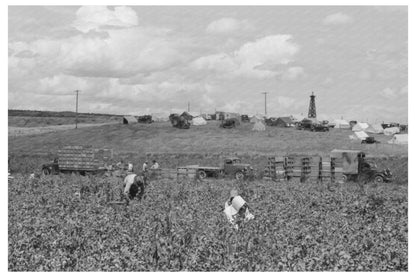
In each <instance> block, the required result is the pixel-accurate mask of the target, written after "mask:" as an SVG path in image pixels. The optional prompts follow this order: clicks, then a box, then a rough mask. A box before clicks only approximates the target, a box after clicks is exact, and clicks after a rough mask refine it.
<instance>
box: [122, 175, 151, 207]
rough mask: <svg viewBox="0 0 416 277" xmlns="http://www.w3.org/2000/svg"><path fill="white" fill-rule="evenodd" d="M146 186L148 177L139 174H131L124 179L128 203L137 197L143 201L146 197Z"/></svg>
mask: <svg viewBox="0 0 416 277" xmlns="http://www.w3.org/2000/svg"><path fill="white" fill-rule="evenodd" d="M145 185H146V177H144V176H138V175H137V174H129V175H127V176H126V178H124V195H125V196H126V199H127V201H128V200H133V199H134V197H136V195H137V193H138V192H139V189H140V193H139V194H138V195H137V198H138V199H139V200H141V199H142V197H143V195H144V187H145Z"/></svg>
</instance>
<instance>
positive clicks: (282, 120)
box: [276, 117, 294, 127]
mask: <svg viewBox="0 0 416 277" xmlns="http://www.w3.org/2000/svg"><path fill="white" fill-rule="evenodd" d="M293 124H294V122H293V121H292V119H291V118H290V117H279V118H278V119H277V123H276V125H277V126H279V127H290V126H293Z"/></svg>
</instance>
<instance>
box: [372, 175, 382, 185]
mask: <svg viewBox="0 0 416 277" xmlns="http://www.w3.org/2000/svg"><path fill="white" fill-rule="evenodd" d="M383 182H384V179H383V177H381V176H376V177H375V178H374V183H376V184H380V183H383Z"/></svg>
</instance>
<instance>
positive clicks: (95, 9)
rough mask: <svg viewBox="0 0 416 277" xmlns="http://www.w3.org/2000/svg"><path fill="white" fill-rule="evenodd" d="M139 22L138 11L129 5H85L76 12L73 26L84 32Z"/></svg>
mask: <svg viewBox="0 0 416 277" xmlns="http://www.w3.org/2000/svg"><path fill="white" fill-rule="evenodd" d="M138 23H139V20H138V17H137V14H136V12H135V11H134V10H133V9H131V8H129V7H115V8H114V10H110V9H109V8H108V7H106V6H83V7H81V8H79V9H78V11H77V12H76V19H75V21H74V22H73V24H72V25H73V27H75V28H76V29H78V30H79V31H81V32H83V33H87V32H89V31H91V30H96V31H99V30H101V29H105V28H126V27H133V26H137V25H138Z"/></svg>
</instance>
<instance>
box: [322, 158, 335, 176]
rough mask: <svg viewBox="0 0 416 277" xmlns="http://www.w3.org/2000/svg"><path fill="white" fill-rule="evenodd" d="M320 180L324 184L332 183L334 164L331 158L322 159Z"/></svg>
mask: <svg viewBox="0 0 416 277" xmlns="http://www.w3.org/2000/svg"><path fill="white" fill-rule="evenodd" d="M320 171H321V174H320V178H321V181H323V182H327V181H328V182H331V181H332V172H333V170H332V162H331V158H330V157H322V160H321V170H320Z"/></svg>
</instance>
